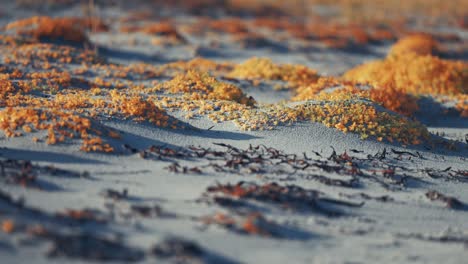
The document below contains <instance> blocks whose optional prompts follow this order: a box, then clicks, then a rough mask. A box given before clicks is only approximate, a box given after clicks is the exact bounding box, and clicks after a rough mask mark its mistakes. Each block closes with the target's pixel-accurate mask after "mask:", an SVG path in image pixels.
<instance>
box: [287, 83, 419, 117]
mask: <svg viewBox="0 0 468 264" xmlns="http://www.w3.org/2000/svg"><path fill="white" fill-rule="evenodd" d="M322 79H324V80H322ZM336 87H338V88H336ZM329 88H336V89H334V90H333V91H326V89H329ZM359 98H365V99H369V100H371V101H373V102H375V103H377V104H380V105H382V106H383V107H385V108H387V109H389V110H392V111H394V112H397V113H400V114H403V115H406V116H410V115H412V114H413V113H414V112H416V111H417V110H418V109H419V107H418V103H417V99H416V98H415V97H414V96H412V95H410V94H407V93H405V92H402V91H400V90H397V89H395V88H393V87H385V88H374V87H370V88H367V87H363V86H359V85H358V84H355V83H352V82H346V81H339V80H337V79H335V78H321V79H319V81H318V82H317V84H314V85H311V86H308V87H304V88H301V89H300V91H299V93H298V94H297V95H296V96H295V97H293V100H295V101H302V100H317V101H339V100H351V99H359Z"/></svg>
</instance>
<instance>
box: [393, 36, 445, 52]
mask: <svg viewBox="0 0 468 264" xmlns="http://www.w3.org/2000/svg"><path fill="white" fill-rule="evenodd" d="M439 49H440V48H439V43H438V42H437V40H436V39H435V38H434V37H433V36H431V35H429V34H425V33H417V34H412V35H409V36H406V37H404V38H401V39H400V40H398V41H397V42H396V43H395V44H394V45H393V46H392V48H391V49H390V52H389V54H390V55H404V54H407V53H415V54H418V55H434V54H436V53H437V52H438V51H439Z"/></svg>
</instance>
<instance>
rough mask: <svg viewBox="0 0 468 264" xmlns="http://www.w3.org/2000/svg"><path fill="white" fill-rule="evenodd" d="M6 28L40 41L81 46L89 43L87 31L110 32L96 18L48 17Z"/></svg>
mask: <svg viewBox="0 0 468 264" xmlns="http://www.w3.org/2000/svg"><path fill="white" fill-rule="evenodd" d="M5 28H6V30H12V29H16V30H17V31H18V33H20V34H24V35H29V36H31V37H34V38H36V39H39V40H50V39H51V40H64V41H70V42H74V43H80V44H84V43H88V37H87V35H86V32H85V31H86V30H89V29H93V30H99V31H105V30H108V27H107V25H105V24H104V23H103V22H102V21H100V20H98V19H96V18H93V19H86V18H70V17H63V18H52V17H47V16H35V17H31V18H27V19H23V20H18V21H15V22H11V23H9V24H8V25H6V27H5Z"/></svg>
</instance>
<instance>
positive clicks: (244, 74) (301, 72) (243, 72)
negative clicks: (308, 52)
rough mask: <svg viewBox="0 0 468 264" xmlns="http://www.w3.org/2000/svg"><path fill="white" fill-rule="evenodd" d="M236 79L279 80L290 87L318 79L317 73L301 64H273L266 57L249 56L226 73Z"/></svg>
mask: <svg viewBox="0 0 468 264" xmlns="http://www.w3.org/2000/svg"><path fill="white" fill-rule="evenodd" d="M228 76H229V77H232V78H238V79H249V80H256V79H263V80H280V81H285V82H288V83H289V84H290V86H291V87H297V86H300V85H308V84H310V83H314V82H316V81H317V80H318V78H319V75H318V74H317V72H316V71H314V70H311V69H309V68H307V67H306V66H303V65H295V64H275V63H273V61H271V60H270V59H267V58H256V57H254V58H251V59H249V60H247V61H245V62H244V63H242V64H239V65H237V66H236V67H234V69H233V70H232V71H231V72H230V73H229V74H228Z"/></svg>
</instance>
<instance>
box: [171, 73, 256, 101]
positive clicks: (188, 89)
mask: <svg viewBox="0 0 468 264" xmlns="http://www.w3.org/2000/svg"><path fill="white" fill-rule="evenodd" d="M163 86H164V87H165V89H167V91H169V92H170V93H185V94H189V95H190V96H191V99H194V100H200V99H210V100H213V99H218V100H228V101H235V102H238V103H241V104H245V105H253V104H254V103H255V101H254V100H253V99H252V98H248V97H247V96H246V95H245V94H244V93H243V92H242V90H241V89H239V88H238V87H237V86H235V85H233V84H230V83H225V82H220V81H218V80H217V79H216V78H215V77H213V76H211V75H209V74H208V73H202V72H199V71H193V70H191V71H188V72H187V73H183V74H179V75H176V76H175V77H174V78H173V79H172V80H171V81H168V82H166V83H165V84H164V85H163Z"/></svg>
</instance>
